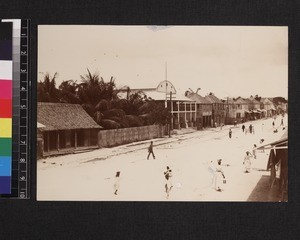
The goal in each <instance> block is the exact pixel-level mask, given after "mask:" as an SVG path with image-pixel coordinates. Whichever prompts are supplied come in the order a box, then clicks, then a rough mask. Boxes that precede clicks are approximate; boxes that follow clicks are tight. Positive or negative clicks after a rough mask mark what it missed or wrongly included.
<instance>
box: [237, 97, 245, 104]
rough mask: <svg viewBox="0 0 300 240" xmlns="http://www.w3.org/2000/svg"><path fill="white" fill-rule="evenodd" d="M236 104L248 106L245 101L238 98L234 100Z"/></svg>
mask: <svg viewBox="0 0 300 240" xmlns="http://www.w3.org/2000/svg"><path fill="white" fill-rule="evenodd" d="M235 102H236V103H239V104H248V102H247V101H245V100H244V99H243V98H241V97H239V98H237V99H236V100H235Z"/></svg>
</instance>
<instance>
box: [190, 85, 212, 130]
mask: <svg viewBox="0 0 300 240" xmlns="http://www.w3.org/2000/svg"><path fill="white" fill-rule="evenodd" d="M186 96H187V97H188V98H189V99H190V100H192V101H194V102H195V103H196V125H198V124H200V125H201V127H204V128H206V127H212V125H213V122H212V103H211V102H210V101H208V100H207V99H205V98H204V97H202V96H200V95H199V94H198V93H194V92H190V91H186Z"/></svg>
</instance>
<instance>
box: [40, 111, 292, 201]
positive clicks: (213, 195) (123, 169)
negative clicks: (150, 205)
mask: <svg viewBox="0 0 300 240" xmlns="http://www.w3.org/2000/svg"><path fill="white" fill-rule="evenodd" d="M281 118H282V117H281V116H279V117H277V119H276V120H275V126H276V127H278V133H273V127H272V121H273V119H271V118H269V119H261V120H256V121H252V122H246V123H245V126H246V128H248V127H249V125H250V124H252V125H253V126H254V129H255V134H250V133H249V132H248V133H247V134H245V133H243V131H242V128H241V127H242V124H239V125H238V126H237V127H232V126H225V127H223V129H222V130H221V129H220V128H211V129H207V130H203V131H195V132H192V133H188V134H184V135H172V137H171V138H168V137H166V138H163V139H154V140H153V142H154V148H153V149H154V154H155V159H153V158H152V156H150V158H149V160H147V155H148V151H147V146H148V145H149V142H150V141H145V142H142V143H135V144H128V145H124V146H118V147H114V148H104V149H98V150H95V151H92V152H87V153H78V154H72V155H65V156H58V157H52V158H47V159H41V160H39V161H38V162H37V169H38V170H37V199H38V200H75V201H248V200H249V196H250V195H251V193H252V191H253V189H255V187H256V185H257V183H258V182H259V181H260V180H261V179H262V178H263V177H264V176H269V175H270V173H269V171H266V166H267V161H268V156H269V155H268V154H269V150H266V151H265V152H261V151H258V152H257V159H252V171H251V172H250V173H245V172H244V165H243V160H244V156H245V153H246V151H250V152H251V153H252V149H253V145H254V144H256V145H257V146H259V145H260V143H259V142H260V139H262V138H263V139H265V142H264V143H267V142H271V141H273V140H277V139H279V138H280V137H281V136H282V134H283V133H284V131H283V130H282V129H283V127H282V126H279V125H280V121H281ZM284 124H285V125H287V115H285V118H284ZM230 127H231V129H232V138H231V139H230V138H229V134H228V132H229V128H230ZM217 159H222V170H223V172H224V175H225V177H226V184H223V186H222V188H223V191H221V192H218V191H216V190H215V189H214V184H212V175H211V173H210V172H209V170H208V167H209V164H210V162H211V161H214V162H216V160H217ZM167 166H169V167H170V169H171V170H172V172H173V174H172V178H171V179H172V185H173V187H172V189H171V191H170V196H169V198H167V197H166V193H165V187H164V185H165V183H166V180H165V177H164V171H165V170H166V167H167ZM117 171H120V179H119V190H118V195H114V183H115V174H116V172H117Z"/></svg>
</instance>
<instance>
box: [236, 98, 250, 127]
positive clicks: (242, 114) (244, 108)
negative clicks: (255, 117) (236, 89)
mask: <svg viewBox="0 0 300 240" xmlns="http://www.w3.org/2000/svg"><path fill="white" fill-rule="evenodd" d="M235 106H236V121H237V122H244V121H245V119H246V114H247V113H250V112H249V103H248V102H247V101H245V100H244V99H243V98H241V97H238V98H237V99H235Z"/></svg>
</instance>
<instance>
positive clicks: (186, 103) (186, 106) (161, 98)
mask: <svg viewBox="0 0 300 240" xmlns="http://www.w3.org/2000/svg"><path fill="white" fill-rule="evenodd" d="M130 92H131V93H140V94H141V95H143V96H144V97H146V98H148V99H153V100H155V101H157V102H161V103H162V104H164V105H165V106H166V107H167V108H168V110H169V111H170V113H171V114H172V123H171V125H172V126H171V128H175V129H179V128H187V127H193V126H195V123H196V117H197V116H196V103H195V101H193V100H191V99H189V98H188V97H186V96H185V95H183V94H179V93H176V94H172V96H171V95H170V94H167V95H166V94H165V93H163V92H158V91H157V89H156V88H138V89H130ZM126 94H127V93H126V92H125V91H122V92H120V93H119V94H118V95H119V96H120V97H121V98H125V97H126Z"/></svg>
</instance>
